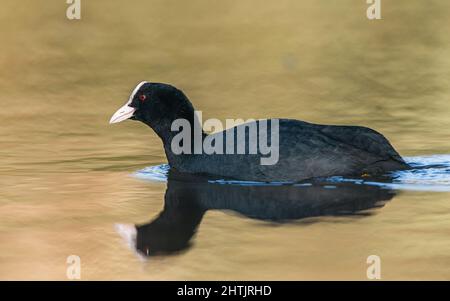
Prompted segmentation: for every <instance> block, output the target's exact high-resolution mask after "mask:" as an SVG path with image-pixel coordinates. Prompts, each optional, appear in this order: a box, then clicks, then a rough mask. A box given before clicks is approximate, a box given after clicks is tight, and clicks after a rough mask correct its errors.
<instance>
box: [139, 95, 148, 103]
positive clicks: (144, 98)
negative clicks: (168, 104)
mask: <svg viewBox="0 0 450 301" xmlns="http://www.w3.org/2000/svg"><path fill="white" fill-rule="evenodd" d="M146 99H147V96H145V94H141V95H139V100H140V101H145V100H146Z"/></svg>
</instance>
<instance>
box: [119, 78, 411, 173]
mask: <svg viewBox="0 0 450 301" xmlns="http://www.w3.org/2000/svg"><path fill="white" fill-rule="evenodd" d="M194 114H195V112H194V108H193V106H192V104H191V102H190V101H189V99H188V98H187V97H186V96H185V95H184V93H183V92H182V91H180V90H179V89H177V88H175V87H173V86H171V85H168V84H162V83H149V82H141V83H140V84H138V85H137V87H136V88H135V89H134V90H133V92H132V93H131V95H130V98H129V100H128V102H127V103H126V104H125V105H124V106H123V107H121V108H120V109H119V110H118V111H117V112H116V113H115V114H114V115H113V116H112V118H111V120H110V123H116V122H120V121H123V120H126V119H132V120H139V121H142V122H143V123H145V124H147V125H148V126H150V127H151V128H152V129H153V130H154V131H155V132H156V134H158V136H159V137H160V138H161V140H162V142H163V145H164V150H165V153H166V156H167V159H168V161H169V165H170V167H171V169H173V170H176V171H178V172H182V173H194V174H203V175H211V176H216V177H217V176H219V177H224V178H229V179H238V180H247V181H302V180H305V179H309V178H316V177H328V176H334V175H340V176H361V175H364V174H370V175H376V174H383V173H387V172H389V171H394V170H403V169H407V168H409V165H408V164H406V163H405V161H404V160H403V159H402V158H401V156H400V155H399V154H398V153H397V152H396V151H395V149H394V148H393V147H392V146H391V144H390V143H389V141H388V140H387V139H386V138H385V137H384V136H383V135H381V134H380V133H378V132H376V131H374V130H372V129H369V128H366V127H360V126H334V125H318V124H312V123H307V122H304V121H299V120H291V119H278V120H277V121H278V123H279V132H278V133H279V135H278V137H279V138H278V139H279V144H278V145H279V148H278V149H279V153H278V154H277V156H278V157H277V163H276V164H273V165H262V164H261V158H262V157H267V156H265V155H261V152H260V151H259V146H258V152H257V154H249V151H248V150H249V146H248V145H246V146H244V148H245V150H247V151H245V154H236V152H234V154H205V153H202V154H194V153H193V152H192V153H191V154H187V153H183V154H175V153H174V152H173V151H172V148H171V142H172V139H173V138H174V137H175V136H176V135H177V134H178V132H176V131H172V130H171V125H172V122H173V121H174V120H176V119H185V120H187V121H188V122H189V123H190V124H191V141H192V142H194V140H195V139H196V137H194V135H195V133H194V128H195V127H196V126H197V127H198V126H199V125H196V124H195V122H197V120H196V119H195V118H194ZM267 121H268V123H269V125H271V123H272V122H273V121H274V119H269V120H267ZM261 122H262V121H254V123H255V124H256V125H257V126H259V125H260V123H261ZM246 126H247V127H248V126H249V124H244V125H240V126H237V127H233V128H230V129H228V130H226V131H224V132H219V133H214V134H213V135H215V136H211V135H207V134H206V133H203V132H202V133H201V134H200V137H201V138H200V139H211V137H218V136H221V137H224V136H227V135H228V134H230V133H231V132H233V134H234V142H235V145H234V147H235V150H236V148H237V144H238V143H240V142H238V140H237V137H238V135H237V132H238V128H239V127H246ZM268 128H270V126H268ZM248 133H249V131H245V134H246V139H245V141H246V142H247V143H248V141H249V137H248V135H249V134H248ZM208 137H209V138H208ZM268 138H269V139H268V141H269V145H270V143H271V140H270V135H269V137H268ZM223 141H225V138H224V140H223ZM193 144H194V143H192V145H193ZM223 145H224V147H225V145H226V143H225V142H224V143H223ZM192 149H193V146H192ZM224 153H225V151H224Z"/></svg>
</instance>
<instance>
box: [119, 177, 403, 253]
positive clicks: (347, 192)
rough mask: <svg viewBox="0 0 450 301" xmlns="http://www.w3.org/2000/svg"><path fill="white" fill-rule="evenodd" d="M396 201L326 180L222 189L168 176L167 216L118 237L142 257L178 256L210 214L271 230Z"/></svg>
mask: <svg viewBox="0 0 450 301" xmlns="http://www.w3.org/2000/svg"><path fill="white" fill-rule="evenodd" d="M395 195H396V192H395V191H394V190H389V189H385V188H382V187H377V186H370V185H358V184H355V183H345V182H343V183H335V182H326V180H321V181H315V182H312V183H311V182H309V183H305V184H302V183H299V184H297V185H269V186H264V185H221V184H217V183H211V182H208V180H207V179H204V178H199V177H192V176H186V175H180V174H174V173H169V176H168V179H167V190H166V193H165V198H164V208H163V210H162V211H161V212H160V213H159V214H158V216H157V217H156V218H154V219H152V220H151V221H150V222H148V223H145V224H140V225H135V226H132V227H128V228H123V227H122V228H121V229H120V230H119V233H120V234H121V235H122V236H123V237H126V238H127V240H128V242H129V245H130V247H132V248H133V249H135V250H136V251H138V253H139V254H141V255H144V256H155V255H169V254H178V253H180V252H182V251H186V250H188V249H189V248H190V247H191V245H192V240H193V237H194V235H195V233H196V230H197V228H198V226H199V225H200V223H201V221H202V218H203V216H204V214H205V213H206V212H207V211H208V210H227V212H230V211H231V212H234V213H237V214H239V215H240V216H242V217H244V218H251V219H255V220H261V221H265V222H268V223H267V224H269V225H270V224H286V223H298V222H299V221H302V220H303V219H307V218H311V217H322V216H367V215H370V214H371V210H370V209H374V208H380V207H383V206H384V203H385V202H386V201H389V200H391V199H392V198H393V197H394V196H395ZM299 226H301V225H299ZM269 231H270V230H269ZM236 235H239V233H237V234H236Z"/></svg>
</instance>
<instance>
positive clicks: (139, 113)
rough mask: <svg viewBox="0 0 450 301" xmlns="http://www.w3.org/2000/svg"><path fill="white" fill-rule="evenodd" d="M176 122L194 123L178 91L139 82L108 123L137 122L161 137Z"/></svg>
mask: <svg viewBox="0 0 450 301" xmlns="http://www.w3.org/2000/svg"><path fill="white" fill-rule="evenodd" d="M180 118H183V119H187V120H188V121H190V122H191V121H193V120H194V108H193V106H192V104H191V102H190V101H189V99H188V98H187V97H186V95H184V93H183V92H182V91H181V90H179V89H177V88H175V87H174V86H171V85H168V84H163V83H150V82H141V83H139V84H138V85H137V86H136V88H134V90H133V91H132V92H131V95H130V97H129V99H128V101H127V102H126V103H125V105H123V106H122V107H121V108H120V109H119V110H117V112H116V113H114V115H113V116H112V117H111V120H110V121H109V123H117V122H121V121H124V120H127V119H132V120H138V121H141V122H143V123H145V124H147V125H148V126H150V127H151V128H153V130H154V131H155V132H156V133H157V134H158V135H159V136H160V137H163V136H165V135H164V134H165V133H167V132H168V131H170V127H171V124H172V122H173V121H174V120H176V119H180Z"/></svg>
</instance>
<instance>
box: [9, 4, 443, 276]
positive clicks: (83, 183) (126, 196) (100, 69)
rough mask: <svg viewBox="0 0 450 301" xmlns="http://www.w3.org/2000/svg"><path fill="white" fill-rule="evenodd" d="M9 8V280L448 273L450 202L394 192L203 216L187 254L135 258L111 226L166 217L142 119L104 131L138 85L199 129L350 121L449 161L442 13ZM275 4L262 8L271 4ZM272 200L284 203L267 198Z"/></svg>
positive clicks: (159, 155) (158, 157) (153, 145)
mask: <svg viewBox="0 0 450 301" xmlns="http://www.w3.org/2000/svg"><path fill="white" fill-rule="evenodd" d="M65 2H66V1H62V0H52V1H48V0H45V1H44V0H20V1H16V0H1V1H0V91H1V92H0V108H1V109H0V124H1V126H0V137H1V138H0V139H1V140H0V142H1V148H0V183H1V184H0V185H1V188H0V241H1V249H0V279H67V278H66V267H67V265H66V258H67V256H69V255H71V254H76V255H78V256H80V258H81V264H82V272H81V277H82V279H85V280H88V279H362V280H363V279H367V278H366V268H367V264H366V258H367V256H369V255H371V254H376V255H379V256H380V258H381V260H382V278H383V279H450V241H449V236H450V193H448V192H410V191H403V192H400V193H399V194H398V195H397V196H396V197H394V199H393V200H391V201H390V202H388V203H387V204H386V205H385V206H384V207H383V208H379V209H376V210H373V211H371V212H370V213H371V214H369V215H368V216H364V217H361V216H360V217H358V218H355V217H339V218H330V217H328V218H315V219H314V223H287V224H281V225H277V226H273V224H272V223H268V222H263V221H258V220H253V219H248V218H244V217H242V216H238V215H236V214H233V213H231V212H227V211H214V210H211V211H208V212H207V213H206V215H205V217H204V219H203V221H202V223H201V225H200V227H199V229H198V233H197V235H196V236H195V237H194V238H193V246H192V248H190V249H189V250H187V251H186V252H183V253H182V254H179V255H174V256H160V257H156V258H152V259H150V260H147V261H144V262H143V261H141V260H140V259H139V258H138V257H136V256H135V254H134V253H133V252H132V251H131V250H130V249H128V248H127V246H126V245H125V244H124V242H123V241H122V239H121V237H120V236H119V235H118V234H117V233H116V231H115V230H114V224H116V223H128V224H135V223H143V222H147V221H148V220H150V219H152V218H153V217H154V216H156V215H157V214H158V212H159V211H161V210H162V207H163V203H164V201H163V198H164V192H165V189H166V183H151V182H146V181H142V180H138V179H136V178H134V177H132V176H131V174H132V172H134V171H136V170H138V169H140V168H143V167H145V166H149V165H156V164H161V163H164V162H165V157H164V153H163V150H162V146H161V143H160V141H159V140H158V139H157V136H156V135H155V134H154V133H153V132H152V131H151V130H150V129H148V128H147V127H145V126H144V125H142V124H139V123H136V122H131V121H127V122H124V123H121V124H115V125H109V124H108V121H109V118H110V116H111V115H112V113H114V112H115V110H116V109H117V108H118V107H119V106H121V105H122V104H123V103H124V102H125V100H126V99H127V98H128V95H129V93H130V90H131V89H132V88H133V87H134V85H136V84H137V83H138V82H140V81H141V80H149V81H159V82H168V83H172V84H174V85H176V86H177V87H179V88H181V89H182V90H183V91H185V93H186V94H187V95H188V96H189V98H190V99H191V100H192V102H193V103H194V105H195V107H196V109H199V110H202V111H203V116H204V118H211V117H215V118H219V119H222V120H224V119H225V118H244V119H247V118H264V117H288V118H295V119H302V120H306V121H311V122H316V123H328V124H358V125H364V126H369V127H371V128H374V129H376V130H378V131H380V132H382V133H384V134H385V135H386V136H387V137H388V138H389V139H390V141H391V142H392V143H393V145H395V146H396V148H397V149H398V150H399V152H400V153H401V154H403V155H407V156H416V155H424V154H442V153H450V140H449V137H450V118H449V115H450V55H449V53H450V34H449V30H448V28H450V18H449V15H450V3H449V2H448V1H445V0H441V1H438V0H434V1H410V0H401V1H400V0H395V1H393V0H386V1H383V3H382V17H383V19H382V20H377V21H369V20H368V19H367V18H366V13H365V10H366V8H367V4H366V1H364V0H358V1H355V0H351V1H350V0H346V1H328V0H305V1H298V0H280V1H265V2H261V1H257V0H243V1H224V0H214V1H206V0H193V1H175V0H158V1H154V0H152V1H133V2H132V3H131V2H127V3H125V1H118V0H101V1H100V0H96V1H82V19H81V20H79V21H69V20H67V19H66V15H65V10H66V7H67V4H66V3H65ZM269 2H270V3H269ZM274 201H276V200H274Z"/></svg>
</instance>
